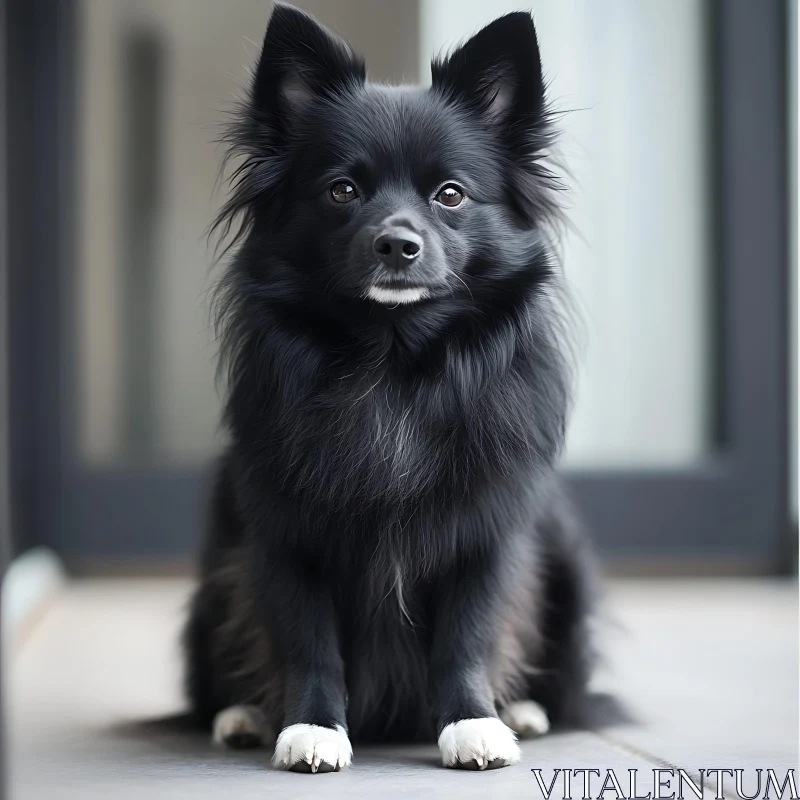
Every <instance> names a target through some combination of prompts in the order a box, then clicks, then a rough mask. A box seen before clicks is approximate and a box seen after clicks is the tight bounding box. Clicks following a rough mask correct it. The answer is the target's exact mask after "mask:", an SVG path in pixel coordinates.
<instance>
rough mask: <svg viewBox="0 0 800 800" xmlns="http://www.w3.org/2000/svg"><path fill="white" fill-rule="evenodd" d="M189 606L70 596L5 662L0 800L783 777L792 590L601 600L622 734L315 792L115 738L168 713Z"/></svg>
mask: <svg viewBox="0 0 800 800" xmlns="http://www.w3.org/2000/svg"><path fill="white" fill-rule="evenodd" d="M189 589H190V585H189V583H188V582H186V581H181V580H116V581H100V580H95V581H84V582H77V583H73V584H71V585H69V586H68V588H67V589H66V590H65V591H63V592H61V593H60V594H59V595H58V597H57V598H56V599H55V600H54V601H53V602H52V603H51V604H50V606H49V608H48V609H47V611H46V613H45V614H44V615H43V616H42V617H41V619H40V620H39V622H38V623H37V624H36V626H35V627H34V628H33V629H32V630H31V631H29V632H28V635H27V636H26V638H25V641H24V643H23V645H22V646H21V647H17V648H16V651H15V652H13V653H10V654H7V655H6V659H7V666H6V669H5V677H6V686H5V687H4V691H5V697H6V698H7V711H8V715H9V718H10V719H9V721H8V731H9V735H8V741H9V751H8V759H7V763H8V765H9V769H10V776H11V797H12V798H14V799H15V800H33V798H35V799H36V800H42V799H43V798H48V799H49V798H65V799H66V798H70V799H72V798H74V799H75V800H91V798H104V800H106V799H107V798H113V800H128V798H131V800H133V799H134V798H135V800H142V799H144V800H157V799H158V798H169V799H170V800H179V799H180V798H200V799H202V798H212V797H214V798H216V797H225V798H227V797H235V798H240V799H241V800H248V799H249V798H259V800H262V799H263V798H291V797H296V798H305V797H312V796H313V797H339V798H344V797H350V798H352V797H380V798H383V799H385V800H389V798H396V797H397V798H399V797H410V796H413V797H427V796H431V797H433V796H453V797H458V798H471V797H481V798H486V797H489V798H494V797H497V798H503V799H504V800H509V799H510V798H517V797H520V798H523V797H524V798H532V797H540V796H541V792H540V791H539V789H538V786H537V784H536V781H535V779H534V776H533V774H532V773H531V769H533V768H541V769H542V774H543V777H544V779H545V780H546V781H547V782H548V783H549V781H550V779H551V778H552V776H553V770H554V769H556V768H561V769H565V768H568V769H582V768H587V769H589V768H593V769H600V770H601V772H602V773H603V774H605V770H607V769H611V768H613V769H614V770H615V772H616V774H617V776H619V777H626V779H627V775H628V773H627V770H628V769H639V771H640V772H639V774H640V782H641V785H643V786H644V789H643V791H642V792H640V793H646V792H647V791H650V790H651V789H652V780H653V779H652V770H653V769H655V768H659V767H669V766H672V767H682V768H684V769H686V770H688V771H689V772H690V774H694V775H695V776H696V775H697V774H698V771H699V770H700V769H704V768H710V767H726V768H739V767H742V768H749V767H761V768H769V767H772V768H774V769H776V771H777V770H781V771H785V770H786V769H787V768H790V767H795V768H796V767H797V764H798V596H797V586H796V584H795V583H790V582H777V581H724V580H715V581H696V580H695V581H688V580H687V581H658V580H652V581H641V582H633V581H626V582H619V581H618V582H615V583H613V584H612V585H611V587H610V592H609V600H608V604H607V606H608V607H607V618H606V619H605V621H604V622H603V623H602V624H601V641H602V643H603V646H604V648H605V650H606V652H607V654H608V664H607V667H606V668H604V669H603V670H602V671H601V674H600V676H599V679H598V686H599V687H600V688H604V689H611V690H612V691H614V692H615V693H616V694H618V695H619V696H621V697H622V698H623V699H624V700H626V701H627V703H628V704H629V705H630V706H631V708H632V709H633V711H634V713H635V714H636V715H637V716H638V718H639V722H638V723H637V724H633V725H625V726H619V727H616V728H611V729H608V730H606V731H604V732H603V733H601V734H596V733H569V734H558V735H551V736H546V737H544V738H542V739H539V740H537V741H533V742H526V743H525V744H524V745H523V752H524V757H523V761H522V763H521V764H519V765H517V766H515V767H508V768H505V769H502V770H497V771H493V772H482V773H471V772H458V771H450V770H444V769H442V768H441V767H439V766H438V763H439V762H438V758H437V750H436V748H435V747H433V746H430V747H424V746H423V747H399V748H384V747H375V748H356V751H355V761H354V765H353V767H352V768H351V769H350V770H348V771H345V772H342V773H340V774H330V775H318V776H309V775H296V774H293V773H280V772H276V771H274V770H272V769H271V768H270V767H269V753H267V752H266V751H252V752H247V753H231V752H223V751H220V750H217V749H216V748H214V747H212V746H211V745H210V744H209V743H208V741H207V740H206V739H205V738H200V737H196V736H189V735H185V734H181V733H179V732H176V731H172V732H170V731H165V730H161V729H147V728H142V727H141V726H140V725H138V724H132V723H135V721H137V720H142V719H146V718H150V717H157V716H160V715H165V714H168V713H171V712H173V711H176V710H177V709H179V707H180V691H179V689H180V681H179V674H180V673H179V659H178V645H177V631H178V628H179V625H180V621H181V618H182V615H183V612H184V608H185V604H186V599H187V596H188V592H189ZM8 662H10V663H8ZM574 782H575V783H574V785H573V791H572V796H573V797H580V796H581V795H582V786H581V784H580V778H575V779H574ZM560 786H561V784H560V783H559V784H557V789H556V792H555V793H554V796H556V797H560V796H561V789H560ZM593 786H594V784H593ZM595 791H596V790H595V789H594V788H593V789H592V792H593V793H594V792H595ZM667 793H668V792H667ZM706 794H707V795H708V796H710V797H713V794H714V792H713V788H712V789H711V790H710V791H709V790H708V789H707V792H706ZM593 796H596V794H593ZM614 796H615V795H614V793H613V792H611V793H610V794H609V793H606V795H605V797H607V798H608V797H614ZM689 796H690V797H691V796H692V795H691V794H690V795H689ZM726 796H734V795H733V793H732V792H731V793H730V794H729V793H728V792H726Z"/></svg>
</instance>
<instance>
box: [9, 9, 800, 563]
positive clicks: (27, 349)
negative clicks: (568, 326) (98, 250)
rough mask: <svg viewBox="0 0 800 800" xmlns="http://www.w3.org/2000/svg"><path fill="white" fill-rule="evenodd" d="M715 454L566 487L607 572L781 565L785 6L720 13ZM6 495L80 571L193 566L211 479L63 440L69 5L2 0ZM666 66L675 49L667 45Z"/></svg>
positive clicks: (33, 535) (784, 517) (42, 539)
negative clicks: (181, 561)
mask: <svg viewBox="0 0 800 800" xmlns="http://www.w3.org/2000/svg"><path fill="white" fill-rule="evenodd" d="M709 8H710V12H709V13H711V14H712V17H713V19H712V25H711V28H712V30H713V38H714V42H713V47H712V59H713V64H712V77H713V81H714V86H715V92H714V95H715V105H714V108H713V111H712V113H713V117H714V126H713V127H714V147H713V152H714V154H715V162H714V163H713V164H712V169H713V174H714V177H715V181H714V183H715V190H714V200H713V201H714V204H715V213H716V233H717V237H716V238H717V264H716V268H715V269H714V270H712V271H711V273H712V274H711V276H710V280H711V281H712V283H713V285H712V286H711V289H712V292H711V294H712V295H713V296H715V297H716V298H717V305H716V308H715V309H714V311H715V313H714V314H713V315H712V317H713V319H714V321H715V322H714V328H715V330H714V331H713V334H714V335H713V336H712V337H711V339H712V341H715V342H716V345H715V346H716V353H715V359H714V361H715V363H716V365H717V374H716V377H715V390H716V391H715V405H716V407H715V419H716V420H717V431H716V436H715V442H714V444H715V447H714V448H713V450H712V453H711V454H710V455H709V457H708V458H707V460H706V461H705V462H704V463H701V464H699V465H697V466H694V467H692V468H688V469H677V470H669V471H667V470H652V471H642V470H635V471H623V472H619V471H616V472H611V471H602V472H594V471H592V472H577V473H569V475H568V480H569V483H570V484H571V486H572V489H573V492H574V495H575V498H576V501H577V505H578V507H579V509H580V511H581V512H582V514H583V516H584V517H585V518H586V519H587V520H588V521H589V523H590V525H591V527H592V528H593V530H594V533H595V538H596V540H597V541H598V543H599V547H600V549H601V551H602V552H603V553H604V554H605V555H607V556H608V557H609V558H610V559H611V560H612V562H613V561H614V560H625V559H627V560H634V561H635V562H636V563H638V564H647V563H648V562H649V563H653V562H655V563H660V564H668V565H669V568H677V569H680V568H681V565H682V564H683V565H685V564H689V563H691V564H695V565H697V564H700V565H704V568H708V569H711V568H712V565H713V568H714V569H716V570H718V571H726V570H730V569H735V568H737V567H738V566H741V565H745V567H746V569H748V570H750V571H760V572H769V573H778V572H782V571H785V570H786V569H788V566H789V564H790V558H789V556H788V553H789V547H790V546H791V543H792V542H794V541H795V539H794V537H792V536H791V535H790V529H789V524H788V519H789V515H788V448H789V442H788V427H787V419H788V408H787V406H788V391H787V390H788V383H787V380H788V377H787V375H788V364H787V341H788V335H789V330H788V293H787V288H788V269H789V266H788V252H787V246H788V242H787V236H788V220H787V163H788V161H787V156H788V150H787V148H788V140H787V137H788V131H787V119H786V69H787V66H786V6H785V3H784V2H782V0H770V2H764V3H752V2H750V1H749V0H716V2H714V3H713V4H712V5H711V6H710V7H709ZM8 9H9V26H8V28H9V37H8V42H7V44H8V45H9V47H8V49H7V53H8V55H7V58H8V59H9V62H8V65H9V74H10V76H11V81H12V83H11V86H10V87H9V88H10V91H9V142H8V146H9V154H10V159H9V197H10V198H11V201H12V202H11V204H10V208H9V223H10V224H9V228H10V239H9V243H10V250H11V260H10V276H9V278H10V297H11V299H12V303H11V309H10V317H11V319H10V323H11V374H12V393H11V419H12V421H13V428H12V447H11V463H12V486H13V496H14V501H15V502H14V509H13V510H14V520H15V529H16V530H17V531H18V532H19V534H18V539H17V547H18V548H19V547H24V546H26V545H28V544H31V543H34V542H36V543H47V544H51V545H52V546H54V547H56V548H57V549H58V550H59V551H60V552H61V553H62V554H63V555H64V556H65V557H66V558H67V560H68V562H70V563H71V564H72V565H73V566H76V567H81V566H85V565H87V564H90V563H92V562H98V561H104V562H108V561H113V560H114V559H123V558H125V557H127V558H129V559H130V558H139V559H140V560H156V559H160V560H167V559H171V558H181V557H185V554H186V553H187V552H188V551H191V550H192V549H193V548H194V546H195V542H196V539H197V538H198V531H199V529H200V525H201V511H202V496H203V484H204V477H203V471H202V470H200V469H194V470H184V471H181V470H170V469H166V468H163V469H153V468H149V467H128V466H123V467H108V468H105V467H104V468H102V469H100V468H87V467H86V466H85V465H84V464H81V461H80V458H79V453H78V449H77V444H78V443H77V439H76V435H75V429H76V419H77V413H76V412H77V398H76V397H75V389H76V385H77V382H76V380H75V375H76V369H77V365H76V359H77V348H76V347H75V340H74V337H75V331H76V326H75V320H74V319H73V318H72V317H71V316H70V315H73V314H74V313H75V303H74V302H72V301H73V299H74V298H73V292H74V291H75V281H74V276H75V274H76V263H75V247H74V236H75V234H74V231H75V203H74V191H75V186H76V170H75V144H76V131H75V126H76V121H77V120H76V115H77V111H76V103H75V92H76V71H77V54H78V47H77V42H76V36H77V25H76V14H77V10H76V9H77V6H76V2H75V0H9V2H8ZM675 52H676V58H679V57H680V43H679V42H676V43H675Z"/></svg>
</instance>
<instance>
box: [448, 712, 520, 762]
mask: <svg viewBox="0 0 800 800" xmlns="http://www.w3.org/2000/svg"><path fill="white" fill-rule="evenodd" d="M439 749H440V750H441V751H442V763H443V764H444V765H445V766H446V767H467V768H471V769H494V768H495V767H504V766H506V765H508V764H516V763H517V762H518V761H519V760H520V757H521V755H522V754H521V753H520V750H519V746H518V745H517V738H516V736H514V731H512V730H511V729H510V728H508V727H506V725H505V724H504V723H503V722H501V721H500V720H499V719H497V718H496V717H484V718H482V719H462V720H459V721H458V722H451V723H450V724H449V725H447V726H446V727H445V729H444V730H443V731H442V733H441V735H440V736H439Z"/></svg>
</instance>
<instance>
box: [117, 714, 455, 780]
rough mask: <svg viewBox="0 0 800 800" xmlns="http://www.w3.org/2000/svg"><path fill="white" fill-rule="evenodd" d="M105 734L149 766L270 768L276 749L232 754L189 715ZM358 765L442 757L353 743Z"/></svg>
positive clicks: (420, 747) (426, 748) (431, 748)
mask: <svg viewBox="0 0 800 800" xmlns="http://www.w3.org/2000/svg"><path fill="white" fill-rule="evenodd" d="M102 733H103V735H104V736H106V737H109V738H110V739H111V740H112V741H113V742H116V743H119V744H121V745H123V746H124V748H125V755H126V758H128V759H130V758H134V759H136V760H141V761H142V762H146V763H148V764H149V765H153V764H154V763H157V762H161V763H163V762H165V761H166V760H168V761H170V762H171V763H174V762H178V763H183V764H195V765H198V766H203V767H208V766H211V765H213V767H214V768H215V769H217V768H219V769H232V770H233V769H235V770H237V771H239V772H240V771H241V770H242V768H243V767H244V768H250V769H253V770H263V769H265V768H268V769H271V759H272V745H271V744H267V745H266V746H261V747H253V748H248V749H242V750H232V749H229V748H225V747H221V746H219V745H215V744H214V743H213V742H212V741H211V734H210V732H208V731H205V730H199V729H198V728H197V726H196V725H195V724H194V723H193V722H192V720H191V717H190V716H189V715H188V714H173V715H170V716H164V717H154V718H149V719H140V720H126V721H123V722H118V723H115V724H113V725H111V726H109V727H107V728H105V729H104V730H103V732H102ZM355 755H356V758H357V764H358V765H359V766H366V765H368V764H373V765H375V764H395V765H400V764H406V765H413V766H417V767H420V766H424V767H437V766H440V765H441V758H440V756H439V751H438V748H437V747H436V745H434V744H430V745H425V744H409V745H397V744H362V743H356V744H355Z"/></svg>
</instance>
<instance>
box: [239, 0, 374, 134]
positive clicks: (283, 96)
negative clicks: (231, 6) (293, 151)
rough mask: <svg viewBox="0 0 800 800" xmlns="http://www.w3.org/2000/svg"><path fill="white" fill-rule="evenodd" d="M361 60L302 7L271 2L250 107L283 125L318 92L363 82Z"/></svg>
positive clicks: (285, 125)
mask: <svg viewBox="0 0 800 800" xmlns="http://www.w3.org/2000/svg"><path fill="white" fill-rule="evenodd" d="M364 80H365V71H364V62H363V61H362V60H361V59H359V58H357V57H356V56H355V55H353V52H352V51H351V50H350V47H349V46H348V45H347V43H346V42H345V41H343V40H342V39H340V38H339V37H338V36H335V35H334V34H332V33H330V31H328V30H326V29H325V28H323V27H322V26H321V25H320V24H319V23H317V22H316V21H315V20H313V19H312V18H311V17H310V16H309V15H308V14H306V13H305V12H304V11H300V9H298V8H294V6H289V5H285V4H283V3H275V7H274V9H273V11H272V16H271V17H270V20H269V25H268V26H267V33H266V35H265V36H264V46H263V48H262V50H261V58H260V60H259V63H258V68H257V69H256V73H255V78H254V80H253V86H252V91H251V103H252V108H253V110H254V111H256V112H257V113H259V114H262V115H265V116H266V117H267V118H269V119H270V121H271V122H272V123H273V124H277V125H278V126H279V127H283V128H288V127H289V126H290V125H291V121H292V119H294V118H296V117H297V115H298V114H300V113H302V111H303V109H304V108H305V107H306V106H307V105H308V104H309V103H311V102H313V100H314V99H315V98H317V97H322V96H325V95H327V94H332V93H335V92H336V91H340V90H341V89H343V88H345V87H347V86H349V85H350V86H352V85H356V86H360V85H363V83H364Z"/></svg>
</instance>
